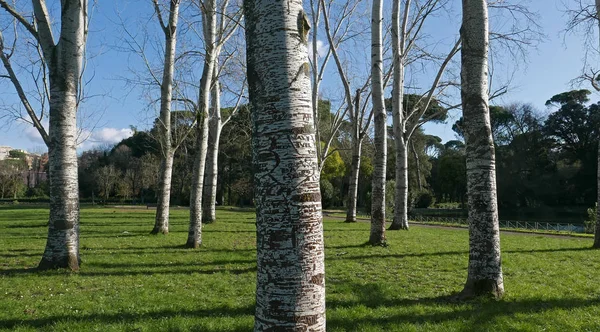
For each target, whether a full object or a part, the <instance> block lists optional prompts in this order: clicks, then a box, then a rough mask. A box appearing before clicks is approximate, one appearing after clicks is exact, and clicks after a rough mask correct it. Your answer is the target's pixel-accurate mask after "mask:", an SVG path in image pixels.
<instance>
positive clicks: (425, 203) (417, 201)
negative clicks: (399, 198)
mask: <svg viewBox="0 0 600 332" xmlns="http://www.w3.org/2000/svg"><path fill="white" fill-rule="evenodd" d="M413 199H414V201H413V202H414V203H413V205H414V207H416V208H419V209H426V208H428V207H430V206H431V205H432V204H433V201H434V197H433V195H432V194H431V192H429V190H421V191H417V192H416V193H414V195H413Z"/></svg>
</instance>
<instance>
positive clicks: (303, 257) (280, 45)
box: [244, 0, 325, 331]
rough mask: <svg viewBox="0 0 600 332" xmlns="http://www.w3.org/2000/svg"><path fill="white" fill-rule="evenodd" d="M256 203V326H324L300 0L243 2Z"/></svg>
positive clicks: (268, 328)
mask: <svg viewBox="0 0 600 332" xmlns="http://www.w3.org/2000/svg"><path fill="white" fill-rule="evenodd" d="M244 13H245V18H246V40H247V63H248V81H249V91H250V107H251V108H252V123H253V129H254V130H253V133H252V146H253V163H254V169H255V174H254V184H255V187H254V188H255V204H256V228H257V230H256V233H257V239H256V245H257V268H258V271H257V285H256V315H255V324H254V330H255V331H325V267H324V246H323V224H322V215H321V194H320V190H319V167H318V160H317V155H316V144H318V142H316V141H315V133H314V122H313V121H314V119H313V112H312V106H311V96H310V94H311V86H310V78H309V65H308V63H307V61H308V60H307V41H308V31H309V28H310V26H309V24H308V20H307V16H306V14H305V13H304V11H303V9H302V1H301V0H289V1H285V2H282V1H266V0H245V1H244Z"/></svg>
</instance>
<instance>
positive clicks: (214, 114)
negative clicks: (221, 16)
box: [202, 75, 223, 224]
mask: <svg viewBox="0 0 600 332" xmlns="http://www.w3.org/2000/svg"><path fill="white" fill-rule="evenodd" d="M220 89H221V86H220V84H219V78H218V77H217V75H214V77H213V87H212V92H211V94H212V97H211V99H210V101H211V104H212V106H211V108H210V114H209V116H210V120H209V121H208V127H209V128H208V152H207V154H206V171H205V174H204V191H203V192H202V195H203V196H204V197H203V198H202V205H203V207H202V221H203V222H204V223H206V224H208V223H212V222H214V221H215V220H216V219H217V216H216V211H215V208H216V203H217V177H218V175H219V173H218V172H219V171H218V162H219V142H220V140H221V130H222V129H223V121H222V120H221V92H220Z"/></svg>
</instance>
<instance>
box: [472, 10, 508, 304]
mask: <svg viewBox="0 0 600 332" xmlns="http://www.w3.org/2000/svg"><path fill="white" fill-rule="evenodd" d="M462 5H463V24H462V27H461V35H462V52H461V62H462V69H461V80H462V83H461V88H462V89H461V99H462V106H463V118H464V122H465V141H466V158H467V191H468V193H467V196H468V206H469V248H470V249H469V268H468V276H467V282H466V284H465V288H464V290H463V291H462V293H461V295H462V296H463V297H473V296H480V295H489V294H491V295H493V296H494V297H496V298H501V297H502V295H503V294H504V283H503V276H502V260H501V256H500V231H499V225H498V203H497V194H496V164H495V155H494V154H495V153H494V142H493V138H492V130H491V125H490V113H489V106H488V46H489V39H488V12H487V2H486V1H485V0H463V1H462Z"/></svg>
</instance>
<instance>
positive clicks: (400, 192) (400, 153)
mask: <svg viewBox="0 0 600 332" xmlns="http://www.w3.org/2000/svg"><path fill="white" fill-rule="evenodd" d="M403 33H404V29H401V25H400V0H394V2H393V6H392V52H393V55H394V71H393V78H394V83H393V89H392V111H393V112H392V116H393V126H394V142H395V147H396V165H395V167H396V179H395V180H396V181H395V187H394V219H393V221H392V224H391V225H390V230H399V229H404V230H408V158H407V156H408V153H407V144H408V140H407V139H406V136H405V132H406V127H405V124H406V123H405V119H404V114H405V112H404V69H405V68H404V54H403V51H404V36H403V35H402V34H403Z"/></svg>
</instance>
